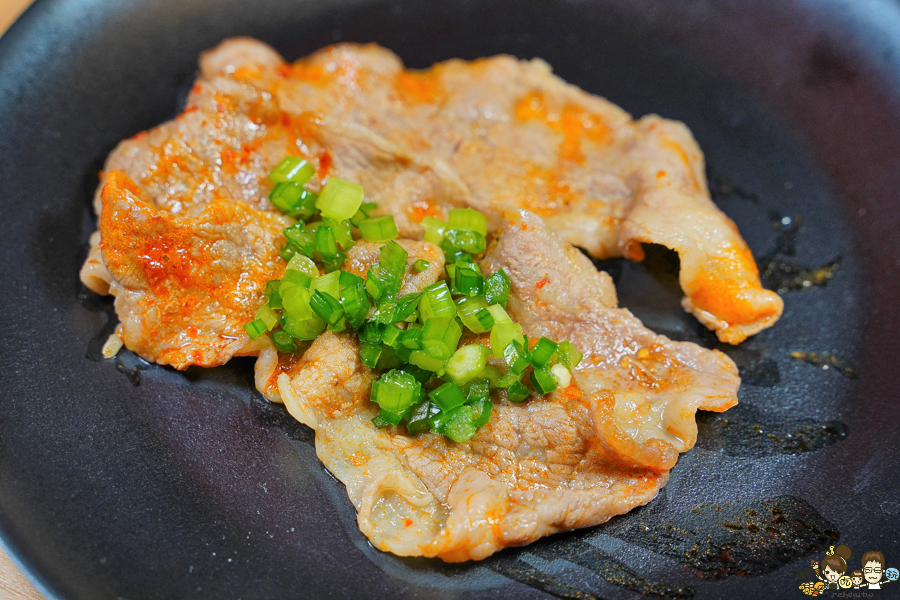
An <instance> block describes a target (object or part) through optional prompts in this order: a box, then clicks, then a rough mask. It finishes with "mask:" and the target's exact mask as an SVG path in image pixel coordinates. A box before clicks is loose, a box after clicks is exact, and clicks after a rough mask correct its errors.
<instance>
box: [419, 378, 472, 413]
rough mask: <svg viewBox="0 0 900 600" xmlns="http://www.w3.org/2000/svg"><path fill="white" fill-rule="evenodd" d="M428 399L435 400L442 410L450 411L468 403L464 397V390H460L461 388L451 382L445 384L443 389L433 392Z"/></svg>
mask: <svg viewBox="0 0 900 600" xmlns="http://www.w3.org/2000/svg"><path fill="white" fill-rule="evenodd" d="M428 397H429V398H431V399H432V400H434V402H435V403H437V405H438V406H440V407H441V410H443V411H448V410H451V409H453V408H456V407H457V406H459V405H461V404H464V403H465V401H466V397H465V396H463V393H462V390H461V389H459V386H458V385H456V384H455V383H450V382H449V381H448V382H446V383H445V384H443V385H442V386H441V387H439V388H437V389H436V390H433V391H432V392H431V393H430V394H428Z"/></svg>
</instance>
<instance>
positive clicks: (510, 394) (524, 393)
mask: <svg viewBox="0 0 900 600" xmlns="http://www.w3.org/2000/svg"><path fill="white" fill-rule="evenodd" d="M530 395H531V392H529V391H528V388H527V387H525V386H524V385H523V384H522V382H521V381H516V382H514V383H513V384H512V385H511V386H509V389H507V390H506V399H507V400H509V401H510V402H514V403H518V402H524V401H525V400H527V399H528V396H530Z"/></svg>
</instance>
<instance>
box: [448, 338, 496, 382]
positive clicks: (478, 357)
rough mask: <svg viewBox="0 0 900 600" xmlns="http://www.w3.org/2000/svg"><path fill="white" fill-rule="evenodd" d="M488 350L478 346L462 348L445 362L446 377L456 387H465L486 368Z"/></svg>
mask: <svg viewBox="0 0 900 600" xmlns="http://www.w3.org/2000/svg"><path fill="white" fill-rule="evenodd" d="M490 353H491V351H490V350H488V349H487V348H485V347H484V346H481V345H479V344H470V345H468V346H463V347H462V348H460V349H458V350H457V351H456V352H454V353H453V356H451V357H450V360H448V361H447V366H446V367H445V368H446V370H447V376H448V377H449V378H450V379H451V381H453V383H455V384H456V385H465V384H466V383H468V382H469V381H471V380H472V379H474V378H475V376H476V375H478V374H479V373H481V370H482V369H484V368H485V367H486V366H487V358H488V355H489V354H490Z"/></svg>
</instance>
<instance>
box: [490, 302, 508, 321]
mask: <svg viewBox="0 0 900 600" xmlns="http://www.w3.org/2000/svg"><path fill="white" fill-rule="evenodd" d="M488 312H489V313H491V316H492V317H494V323H512V318H511V317H510V316H509V315H508V314H507V313H506V310H505V309H504V308H503V307H502V306H500V305H499V304H491V305H490V306H488Z"/></svg>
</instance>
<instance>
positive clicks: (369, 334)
mask: <svg viewBox="0 0 900 600" xmlns="http://www.w3.org/2000/svg"><path fill="white" fill-rule="evenodd" d="M385 329H386V328H385V326H384V325H381V324H379V323H375V322H374V321H366V323H365V324H364V325H363V326H362V327H361V328H360V330H359V341H361V342H368V343H370V344H380V343H381V338H382V337H383V336H384V330H385Z"/></svg>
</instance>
